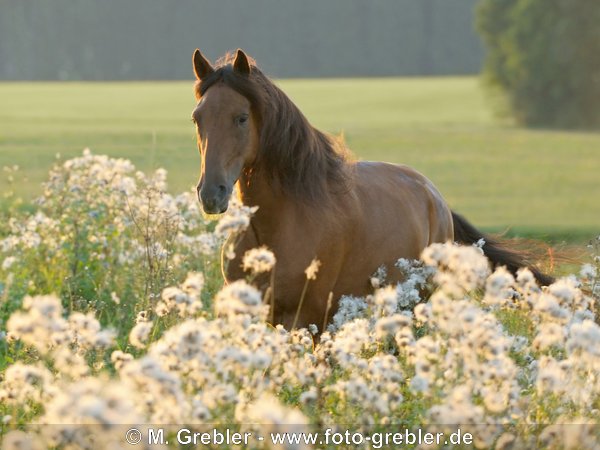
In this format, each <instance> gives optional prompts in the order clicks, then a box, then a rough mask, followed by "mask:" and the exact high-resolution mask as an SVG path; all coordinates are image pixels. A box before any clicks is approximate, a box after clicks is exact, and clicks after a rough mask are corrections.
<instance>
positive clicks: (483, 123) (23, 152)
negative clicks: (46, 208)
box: [0, 78, 600, 241]
mask: <svg viewBox="0 0 600 450" xmlns="http://www.w3.org/2000/svg"><path fill="white" fill-rule="evenodd" d="M280 85H281V87H282V88H283V89H284V90H285V91H286V92H287V93H288V94H289V95H290V96H291V97H292V98H293V99H294V100H295V101H296V102H297V104H298V105H299V106H300V108H301V109H302V110H303V111H304V113H305V114H306V115H307V117H308V118H309V119H310V120H311V122H312V123H313V124H314V125H315V126H317V127H320V128H322V129H324V130H327V131H329V132H332V133H336V134H339V133H343V135H344V137H345V139H346V141H347V143H348V146H349V147H350V148H351V150H352V151H353V152H354V154H355V155H356V156H357V157H358V158H361V159H373V160H386V161H392V162H399V163H405V164H408V165H411V166H413V167H416V168H417V169H418V170H420V171H421V172H423V173H424V174H426V175H427V176H428V177H429V178H431V179H432V180H433V181H434V183H436V185H437V186H438V187H439V189H440V190H441V191H442V193H443V194H444V196H445V197H446V199H447V200H448V202H449V203H450V205H451V206H452V207H453V209H455V210H457V211H460V212H462V213H463V214H465V215H466V216H467V217H468V218H469V219H471V220H472V221H473V222H474V223H476V224H477V225H479V226H482V227H484V228H486V229H497V230H502V229H505V228H509V227H510V228H511V229H513V230H517V231H518V232H520V233H522V234H527V235H533V236H536V237H541V238H547V239H557V240H560V239H563V238H564V239H567V240H570V241H572V240H585V239H588V238H591V237H592V236H593V235H594V233H596V234H597V233H598V231H599V230H600V202H599V201H598V198H600V182H599V179H600V176H599V174H600V134H593V133H568V132H554V131H531V130H524V129H520V128H517V127H514V126H511V125H510V124H509V123H506V122H501V121H498V120H496V119H494V117H493V115H492V112H491V108H490V105H489V104H488V103H487V102H486V100H485V96H484V93H483V90H482V88H481V86H480V83H479V81H478V80H477V79H476V78H414V79H353V80H339V79H325V80H285V81H281V83H280ZM0 99H1V100H0V166H7V165H10V166H12V165H14V164H17V165H19V166H20V167H21V171H20V172H21V173H20V175H19V176H17V177H15V182H14V189H15V190H16V192H17V194H18V195H20V196H22V197H23V198H24V199H25V201H26V202H28V201H30V200H31V199H32V198H34V197H35V196H36V195H37V194H38V193H39V192H40V187H39V184H40V182H41V181H43V180H44V179H45V177H46V174H47V171H48V169H49V167H50V166H51V164H52V162H53V160H54V159H55V155H56V154H57V153H60V154H61V155H62V157H63V158H66V157H71V156H73V155H76V154H80V153H81V150H82V149H83V148H84V147H89V148H91V150H92V151H93V152H94V153H97V154H101V153H104V154H108V155H111V156H119V157H124V158H129V159H131V160H132V161H133V162H134V163H135V164H136V166H137V167H139V168H141V169H144V170H147V169H151V168H156V167H159V166H162V167H165V168H166V169H167V170H168V171H169V180H170V183H171V190H172V191H181V190H184V189H187V188H189V187H190V186H192V185H193V184H194V183H195V181H196V179H197V176H198V172H199V157H198V154H197V150H196V147H195V136H194V130H193V127H192V124H191V123H190V121H189V115H190V112H191V109H192V107H193V106H194V99H193V95H192V85H191V82H157V83H1V84H0ZM0 183H1V184H0V187H1V188H2V190H3V191H6V190H7V188H8V186H7V181H6V180H5V179H2V180H0Z"/></svg>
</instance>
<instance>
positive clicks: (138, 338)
mask: <svg viewBox="0 0 600 450" xmlns="http://www.w3.org/2000/svg"><path fill="white" fill-rule="evenodd" d="M150 331H152V322H138V323H137V324H136V325H135V326H134V327H133V328H132V329H131V331H130V332H129V342H130V343H131V345H133V346H134V347H136V348H144V347H145V346H146V342H147V341H148V337H149V336H150Z"/></svg>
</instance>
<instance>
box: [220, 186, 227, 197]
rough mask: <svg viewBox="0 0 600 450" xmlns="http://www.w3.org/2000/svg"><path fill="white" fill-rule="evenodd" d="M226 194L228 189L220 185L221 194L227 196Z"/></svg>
mask: <svg viewBox="0 0 600 450" xmlns="http://www.w3.org/2000/svg"><path fill="white" fill-rule="evenodd" d="M226 192H227V187H226V186H225V185H224V184H220V185H219V194H221V195H225V193H226Z"/></svg>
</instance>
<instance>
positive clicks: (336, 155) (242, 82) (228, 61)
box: [194, 55, 349, 204]
mask: <svg viewBox="0 0 600 450" xmlns="http://www.w3.org/2000/svg"><path fill="white" fill-rule="evenodd" d="M233 60H234V55H227V56H225V57H224V58H222V59H221V60H219V61H218V62H217V65H216V67H215V71H214V73H212V74H210V75H209V76H208V77H206V78H204V79H203V80H202V81H197V82H196V85H195V88H194V90H195V93H196V98H198V99H200V98H201V97H202V96H203V95H204V94H205V93H206V91H207V90H208V89H209V88H210V87H211V86H213V85H214V84H215V83H217V82H223V83H225V84H226V85H227V86H229V87H230V88H232V89H234V90H235V91H236V92H238V93H239V94H241V95H243V96H244V97H246V98H247V99H248V100H249V101H250V104H251V105H252V112H253V114H254V115H255V117H257V119H258V124H259V129H260V131H259V133H260V149H259V154H258V158H257V161H256V163H255V167H253V168H252V170H254V171H256V172H259V171H262V172H263V173H264V175H265V176H267V177H268V179H270V181H271V184H272V185H273V187H275V188H279V189H281V190H282V192H283V193H285V194H286V195H290V196H293V197H294V198H295V199H298V200H302V201H306V202H309V203H311V204H319V203H322V202H323V201H324V200H327V199H331V198H332V195H334V194H335V193H336V192H342V191H345V190H346V187H347V183H348V179H349V175H348V168H347V167H346V166H347V165H346V164H345V163H346V160H347V153H346V148H345V146H344V144H343V142H342V141H341V140H338V139H335V138H333V137H331V136H329V135H327V134H325V133H323V132H321V131H319V130H317V129H316V128H314V127H313V126H312V125H311V124H310V123H309V122H308V120H307V119H306V117H304V115H303V114H302V112H301V111H300V110H299V109H298V107H297V106H296V105H294V103H293V102H292V101H291V100H290V99H289V97H288V96H287V95H286V94H285V93H284V92H283V91H282V90H281V89H279V88H278V87H277V86H276V85H275V84H274V83H273V82H272V81H271V80H270V79H269V78H268V77H267V76H266V75H264V74H263V73H262V72H261V71H260V69H258V67H256V64H255V63H254V61H252V60H251V71H250V74H249V75H248V76H244V75H240V74H238V73H236V72H235V71H234V70H233V67H232V63H233Z"/></svg>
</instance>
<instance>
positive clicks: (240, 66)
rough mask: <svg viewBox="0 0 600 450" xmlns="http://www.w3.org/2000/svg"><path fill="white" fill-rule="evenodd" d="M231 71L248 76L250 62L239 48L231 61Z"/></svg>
mask: <svg viewBox="0 0 600 450" xmlns="http://www.w3.org/2000/svg"><path fill="white" fill-rule="evenodd" d="M233 70H235V71H236V72H238V73H240V74H242V75H248V74H249V73H250V62H249V61H248V57H247V56H246V54H245V53H244V52H243V51H242V50H241V49H239V48H238V51H237V53H236V54H235V61H233Z"/></svg>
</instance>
